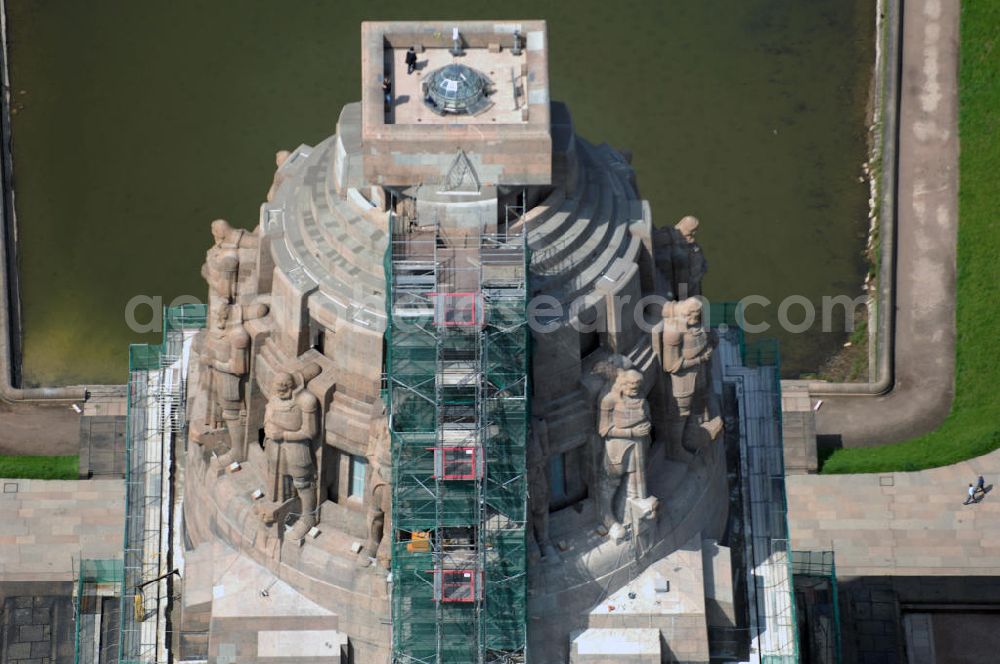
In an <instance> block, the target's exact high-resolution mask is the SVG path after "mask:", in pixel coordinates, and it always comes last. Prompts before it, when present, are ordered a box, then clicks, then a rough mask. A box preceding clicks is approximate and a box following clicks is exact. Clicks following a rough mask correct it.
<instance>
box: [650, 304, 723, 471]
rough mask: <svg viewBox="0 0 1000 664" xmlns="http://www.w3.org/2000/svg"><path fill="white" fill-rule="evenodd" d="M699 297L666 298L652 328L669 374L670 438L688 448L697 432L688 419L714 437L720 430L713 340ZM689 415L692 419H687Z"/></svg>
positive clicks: (695, 440)
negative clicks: (715, 401) (713, 375)
mask: <svg viewBox="0 0 1000 664" xmlns="http://www.w3.org/2000/svg"><path fill="white" fill-rule="evenodd" d="M702 308H703V305H702V303H701V300H699V299H697V298H693V297H692V298H688V299H686V300H682V301H680V302H676V303H674V302H668V303H667V304H665V305H664V307H663V321H662V322H661V323H660V324H659V325H657V326H656V328H654V330H653V349H654V352H655V353H656V354H657V355H658V356H659V357H660V362H661V366H662V369H663V371H664V372H666V373H667V374H669V375H670V398H669V401H668V406H667V408H668V417H669V420H670V428H671V431H670V434H671V440H672V441H673V442H674V443H675V444H676V443H680V444H681V445H682V446H683V447H684V449H685V450H687V451H688V452H695V451H697V449H698V448H699V444H698V443H699V441H698V436H699V435H700V434H697V432H694V431H692V430H691V429H690V428H689V426H688V425H689V423H691V424H694V425H695V426H701V427H702V428H703V429H704V430H705V432H707V433H708V434H709V437H710V438H711V439H713V440H714V439H715V437H716V436H717V435H718V433H719V431H720V430H721V426H722V425H721V422H722V420H721V417H719V416H718V413H717V409H716V408H714V407H713V405H714V404H713V399H712V386H711V361H712V353H713V352H714V350H715V346H716V344H717V340H716V338H715V334H714V333H713V332H711V331H710V330H706V329H705V327H704V326H703V325H702V320H701V317H702ZM692 416H693V420H694V421H693V422H691V420H692Z"/></svg>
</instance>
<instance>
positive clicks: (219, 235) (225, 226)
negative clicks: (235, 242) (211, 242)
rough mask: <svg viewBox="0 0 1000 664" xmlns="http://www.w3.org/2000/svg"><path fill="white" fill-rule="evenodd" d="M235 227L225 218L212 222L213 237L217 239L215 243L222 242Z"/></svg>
mask: <svg viewBox="0 0 1000 664" xmlns="http://www.w3.org/2000/svg"><path fill="white" fill-rule="evenodd" d="M232 230H233V227H232V226H230V225H229V222H228V221H226V220H225V219H216V220H215V221H213V222H212V237H213V238H214V239H215V244H217V245H218V244H222V243H223V242H224V241H225V240H226V238H227V237H229V233H231V232H232Z"/></svg>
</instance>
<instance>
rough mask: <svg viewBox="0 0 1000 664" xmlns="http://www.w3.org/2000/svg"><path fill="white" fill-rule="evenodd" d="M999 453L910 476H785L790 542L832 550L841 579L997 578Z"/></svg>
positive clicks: (796, 546) (999, 554) (999, 567)
mask: <svg viewBox="0 0 1000 664" xmlns="http://www.w3.org/2000/svg"><path fill="white" fill-rule="evenodd" d="M979 475H983V476H984V478H985V480H986V486H987V488H989V487H990V486H991V485H993V484H994V483H998V482H1000V451H996V452H991V453H990V454H987V455H985V456H982V457H978V458H976V459H970V460H969V461H963V462H962V463H958V464H955V465H952V466H946V467H944V468H933V469H931V470H923V471H920V472H915V473H883V474H871V475H795V476H789V477H788V478H787V479H786V484H787V488H788V523H789V528H790V531H791V539H792V547H793V548H794V549H806V550H829V549H832V550H833V551H835V552H836V561H837V574H838V576H879V575H915V576H924V575H926V576H934V575H960V576H961V575H968V576H994V575H1000V491H991V492H988V493H987V494H986V496H985V497H984V498H983V499H982V500H980V501H979V502H978V503H976V504H971V505H963V504H962V503H963V501H964V500H965V498H966V491H967V490H968V485H969V483H970V482H973V483H974V482H975V481H976V479H977V478H978V477H979Z"/></svg>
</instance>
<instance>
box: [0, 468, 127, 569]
mask: <svg viewBox="0 0 1000 664" xmlns="http://www.w3.org/2000/svg"><path fill="white" fill-rule="evenodd" d="M0 487H2V492H0V581H68V580H72V579H73V578H74V576H75V564H76V563H77V562H78V561H79V559H80V558H81V557H83V558H105V559H107V558H120V557H121V555H122V537H123V528H124V521H125V482H124V481H123V480H86V481H77V480H14V479H0Z"/></svg>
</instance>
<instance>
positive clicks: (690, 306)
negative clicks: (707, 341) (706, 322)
mask: <svg viewBox="0 0 1000 664" xmlns="http://www.w3.org/2000/svg"><path fill="white" fill-rule="evenodd" d="M703 307H704V305H703V304H702V303H701V300H699V299H698V298H696V297H689V298H688V299H686V300H684V301H682V302H679V303H678V304H677V313H678V315H679V316H680V317H681V318H683V319H684V322H686V323H687V326H688V327H698V326H699V325H701V311H702V308H703Z"/></svg>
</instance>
